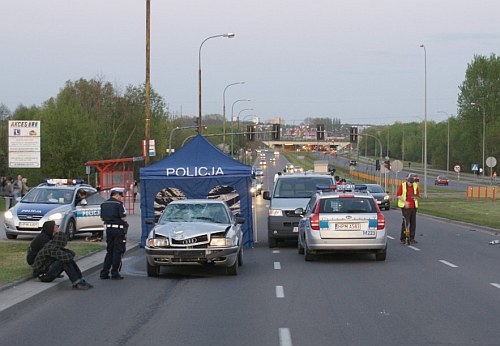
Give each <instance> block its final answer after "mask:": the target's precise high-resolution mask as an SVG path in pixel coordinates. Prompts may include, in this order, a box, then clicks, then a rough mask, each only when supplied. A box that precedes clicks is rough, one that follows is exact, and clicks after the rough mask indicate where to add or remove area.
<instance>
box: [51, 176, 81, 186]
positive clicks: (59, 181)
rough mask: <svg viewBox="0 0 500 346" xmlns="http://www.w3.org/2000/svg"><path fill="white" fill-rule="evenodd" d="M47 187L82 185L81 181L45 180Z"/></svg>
mask: <svg viewBox="0 0 500 346" xmlns="http://www.w3.org/2000/svg"><path fill="white" fill-rule="evenodd" d="M45 183H46V184H47V185H77V184H83V183H84V180H83V179H54V178H52V179H45Z"/></svg>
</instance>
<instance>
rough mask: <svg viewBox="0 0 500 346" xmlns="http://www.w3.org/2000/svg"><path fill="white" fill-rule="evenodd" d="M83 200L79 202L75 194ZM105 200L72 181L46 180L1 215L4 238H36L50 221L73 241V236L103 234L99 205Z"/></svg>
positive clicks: (80, 183) (79, 182)
mask: <svg viewBox="0 0 500 346" xmlns="http://www.w3.org/2000/svg"><path fill="white" fill-rule="evenodd" d="M81 190H83V191H85V192H86V198H85V199H81V200H80V199H79V198H78V195H77V194H78V191H81ZM105 200H106V199H105V198H104V197H102V196H101V195H99V193H98V192H97V190H96V189H95V188H93V187H92V186H91V185H88V184H84V183H83V181H82V180H76V179H47V180H46V181H45V183H42V184H40V185H38V186H36V187H34V188H32V189H31V190H30V191H29V192H28V193H27V194H26V195H25V196H24V197H23V198H22V199H21V200H20V201H18V202H17V204H16V205H15V206H14V207H12V208H10V209H9V210H8V211H6V212H5V214H4V219H5V223H4V228H5V235H6V236H7V239H16V238H17V236H19V235H29V236H36V235H37V234H39V233H40V232H41V230H42V226H43V224H44V223H45V221H49V220H53V221H55V222H56V224H58V225H59V226H61V227H63V228H64V229H63V231H64V232H66V233H67V234H68V239H70V240H71V239H73V237H74V236H75V235H76V234H77V233H87V232H103V231H104V223H103V221H102V220H101V204H102V203H103V202H104V201H105Z"/></svg>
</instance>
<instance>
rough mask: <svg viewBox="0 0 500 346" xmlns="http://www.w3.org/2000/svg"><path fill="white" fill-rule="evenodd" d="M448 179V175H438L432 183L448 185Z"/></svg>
mask: <svg viewBox="0 0 500 346" xmlns="http://www.w3.org/2000/svg"><path fill="white" fill-rule="evenodd" d="M449 182H450V180H449V179H448V177H445V176H444V175H438V176H437V177H436V179H435V180H434V185H446V186H448V183H449Z"/></svg>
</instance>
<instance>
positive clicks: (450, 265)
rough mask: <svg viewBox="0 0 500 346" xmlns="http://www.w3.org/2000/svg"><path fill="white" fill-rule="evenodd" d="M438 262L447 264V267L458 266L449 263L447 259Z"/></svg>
mask: <svg viewBox="0 0 500 346" xmlns="http://www.w3.org/2000/svg"><path fill="white" fill-rule="evenodd" d="M439 262H441V263H443V264H446V265H447V266H449V267H452V268H457V267H458V266H457V265H455V264H453V263H450V262H448V261H445V260H439Z"/></svg>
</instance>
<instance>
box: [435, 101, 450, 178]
mask: <svg viewBox="0 0 500 346" xmlns="http://www.w3.org/2000/svg"><path fill="white" fill-rule="evenodd" d="M438 113H444V114H446V116H447V118H448V121H447V122H448V151H447V154H446V175H449V173H448V171H449V169H450V116H451V114H449V113H446V112H445V111H438Z"/></svg>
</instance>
